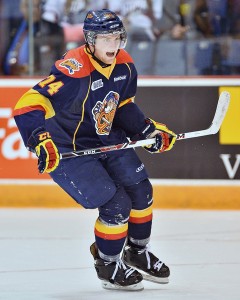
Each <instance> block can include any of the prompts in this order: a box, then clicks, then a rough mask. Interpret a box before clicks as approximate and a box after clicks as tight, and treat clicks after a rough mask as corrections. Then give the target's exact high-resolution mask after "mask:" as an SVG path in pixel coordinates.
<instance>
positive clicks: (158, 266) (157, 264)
mask: <svg viewBox="0 0 240 300" xmlns="http://www.w3.org/2000/svg"><path fill="white" fill-rule="evenodd" d="M142 253H145V255H146V259H147V268H148V269H151V258H150V254H149V253H151V252H150V246H149V245H146V247H145V248H143V249H142V250H138V254H142ZM162 265H163V262H161V261H160V260H159V259H158V260H157V261H156V262H155V263H154V264H153V269H155V270H157V271H159V270H160V269H161V267H162Z"/></svg>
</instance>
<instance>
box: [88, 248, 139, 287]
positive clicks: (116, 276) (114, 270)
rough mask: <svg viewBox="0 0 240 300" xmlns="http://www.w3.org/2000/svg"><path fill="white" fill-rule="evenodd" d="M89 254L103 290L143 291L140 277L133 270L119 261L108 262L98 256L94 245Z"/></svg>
mask: <svg viewBox="0 0 240 300" xmlns="http://www.w3.org/2000/svg"><path fill="white" fill-rule="evenodd" d="M90 252H91V254H92V255H93V257H94V266H95V269H96V272H97V276H98V278H99V279H100V280H101V281H102V287H103V288H104V289H110V290H111V289H114V290H126V291H141V290H143V285H142V282H141V281H142V279H143V277H142V275H141V274H140V273H139V272H138V271H137V270H135V269H133V268H131V267H129V266H128V265H126V264H125V263H124V262H123V261H122V260H121V259H119V260H117V261H114V262H109V261H105V260H103V259H101V258H100V257H99V255H98V251H97V249H96V246H95V243H94V244H92V245H91V247H90Z"/></svg>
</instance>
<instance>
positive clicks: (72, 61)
mask: <svg viewBox="0 0 240 300" xmlns="http://www.w3.org/2000/svg"><path fill="white" fill-rule="evenodd" d="M55 67H56V68H57V69H58V70H59V71H60V72H62V73H64V74H65V75H67V76H69V77H74V78H81V77H86V76H89V74H90V72H91V70H90V63H89V58H88V56H87V55H86V53H85V52H84V46H82V47H79V48H76V49H71V50H69V51H68V52H67V53H66V54H65V55H64V57H63V58H62V59H60V60H57V61H56V62H55Z"/></svg>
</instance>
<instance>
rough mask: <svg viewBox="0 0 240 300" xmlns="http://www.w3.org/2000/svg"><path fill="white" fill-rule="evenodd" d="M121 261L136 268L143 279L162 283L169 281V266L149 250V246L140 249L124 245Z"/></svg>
mask: <svg viewBox="0 0 240 300" xmlns="http://www.w3.org/2000/svg"><path fill="white" fill-rule="evenodd" d="M123 261H124V262H125V263H126V264H128V265H129V266H132V267H134V268H136V269H137V270H138V271H139V272H140V273H141V274H142V276H143V279H145V280H148V281H152V282H155V283H162V284H164V283H168V282H169V280H168V277H169V275H170V270H169V268H168V267H167V266H166V265H165V264H164V263H163V262H161V261H160V260H159V259H158V258H157V257H156V256H155V255H153V254H152V253H151V252H150V251H149V247H145V248H143V249H141V248H137V247H132V246H126V247H125V249H124V252H123Z"/></svg>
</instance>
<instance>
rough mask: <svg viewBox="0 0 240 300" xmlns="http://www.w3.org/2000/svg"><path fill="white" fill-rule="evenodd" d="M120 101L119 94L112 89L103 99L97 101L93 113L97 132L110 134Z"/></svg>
mask: <svg viewBox="0 0 240 300" xmlns="http://www.w3.org/2000/svg"><path fill="white" fill-rule="evenodd" d="M118 101H119V94H118V93H116V92H113V91H111V92H109V93H108V94H107V96H106V97H105V98H104V100H103V101H97V103H96V105H95V106H94V107H93V109H92V114H93V118H94V121H95V128H96V132H97V134H99V135H109V133H110V130H111V128H112V122H113V118H114V115H115V112H116V109H117V105H118Z"/></svg>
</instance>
